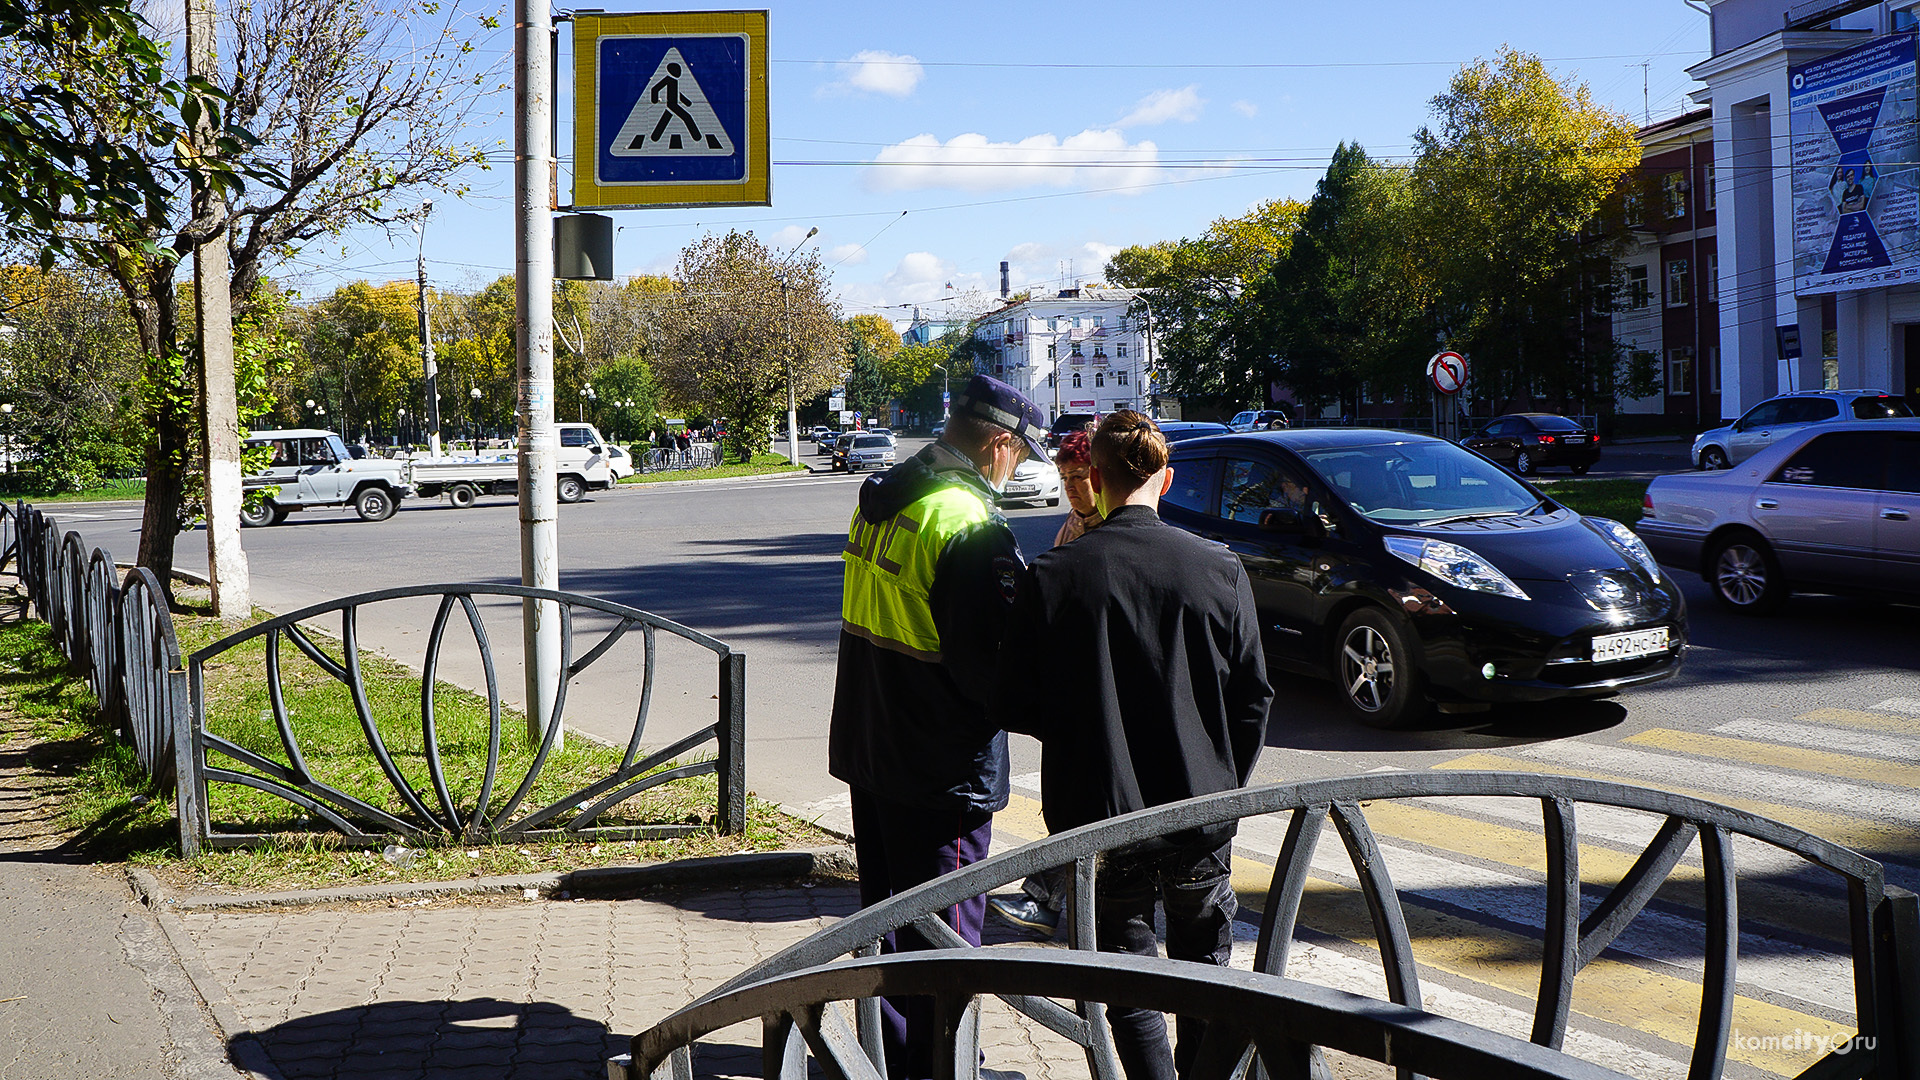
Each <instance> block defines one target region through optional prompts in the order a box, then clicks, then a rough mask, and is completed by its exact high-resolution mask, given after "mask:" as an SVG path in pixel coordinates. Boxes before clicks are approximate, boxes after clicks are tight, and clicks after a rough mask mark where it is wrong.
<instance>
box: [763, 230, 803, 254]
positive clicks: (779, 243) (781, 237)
mask: <svg viewBox="0 0 1920 1080" xmlns="http://www.w3.org/2000/svg"><path fill="white" fill-rule="evenodd" d="M806 238H807V230H805V229H803V228H801V227H800V226H798V225H789V226H787V227H786V228H784V229H781V230H779V231H778V232H775V233H773V234H772V235H770V236H768V237H767V246H768V247H770V248H772V249H773V250H774V251H776V252H779V251H785V250H787V249H788V248H790V247H794V246H796V245H798V244H800V243H801V242H802V241H804V240H806Z"/></svg>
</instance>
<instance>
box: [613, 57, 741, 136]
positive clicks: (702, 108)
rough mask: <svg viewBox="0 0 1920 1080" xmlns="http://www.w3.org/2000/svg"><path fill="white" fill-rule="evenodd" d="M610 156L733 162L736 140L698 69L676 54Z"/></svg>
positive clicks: (658, 72) (663, 63) (657, 72)
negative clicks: (704, 88) (728, 159)
mask: <svg viewBox="0 0 1920 1080" xmlns="http://www.w3.org/2000/svg"><path fill="white" fill-rule="evenodd" d="M643 70H644V69H643ZM607 152H608V153H609V154H611V155H613V156H614V157H645V156H648V155H661V154H670V155H672V156H674V157H732V156H733V140H732V139H731V138H729V137H728V136H727V129H726V125H724V124H722V123H721V122H720V117H719V114H717V113H716V112H714V109H713V106H712V105H711V104H710V103H709V102H708V101H707V96H706V94H705V93H703V92H702V91H701V89H700V83H699V80H698V79H696V78H695V77H694V72H693V68H692V66H691V65H689V64H688V63H687V61H686V58H685V57H684V56H682V55H680V50H679V49H677V48H671V49H668V50H667V54H666V55H665V56H663V57H661V58H660V65H659V67H657V68H655V69H654V73H653V77H652V78H651V79H648V80H647V92H646V93H645V94H642V95H641V97H640V100H638V101H636V102H634V104H633V111H631V112H629V113H628V114H627V122H626V123H624V124H622V125H620V131H619V133H618V134H616V135H615V136H614V137H613V142H612V144H611V145H610V146H608V147H607Z"/></svg>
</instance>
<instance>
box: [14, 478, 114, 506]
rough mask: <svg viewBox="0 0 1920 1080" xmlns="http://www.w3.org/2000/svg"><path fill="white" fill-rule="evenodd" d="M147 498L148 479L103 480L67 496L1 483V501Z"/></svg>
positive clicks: (41, 501)
mask: <svg viewBox="0 0 1920 1080" xmlns="http://www.w3.org/2000/svg"><path fill="white" fill-rule="evenodd" d="M4 479H5V480H17V479H19V477H17V476H8V477H5V478H4ZM146 497H147V478H146V477H144V476H136V477H133V478H132V479H130V480H103V481H101V482H100V483H99V484H98V485H96V486H94V487H90V488H88V489H87V490H85V491H76V492H73V493H71V494H67V495H48V494H45V493H44V492H39V491H30V490H28V489H26V488H24V487H20V486H18V485H16V484H7V483H0V501H5V502H13V501H14V500H16V499H25V500H27V501H28V502H30V503H34V504H35V505H38V504H40V503H73V502H115V501H121V500H128V499H132V500H138V499H144V498H146Z"/></svg>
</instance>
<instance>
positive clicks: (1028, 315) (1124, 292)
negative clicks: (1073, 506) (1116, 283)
mask: <svg viewBox="0 0 1920 1080" xmlns="http://www.w3.org/2000/svg"><path fill="white" fill-rule="evenodd" d="M1136 293H1137V290H1134V289H1110V288H1102V287H1098V286H1081V287H1078V288H1072V289H1061V290H1059V291H1058V292H1056V293H1054V294H1053V295H1050V296H1031V297H1028V298H1026V299H1022V300H1017V301H1014V302H1010V303H1008V304H1006V305H1005V306H1004V307H1000V308H997V309H995V310H993V311H990V312H988V313H987V314H985V315H982V316H981V317H980V319H979V320H978V321H977V322H976V323H975V324H974V334H973V336H974V339H975V340H976V341H980V342H983V343H984V344H985V345H986V346H987V348H988V349H989V350H991V352H992V359H991V360H990V361H983V362H982V365H981V370H982V371H983V372H984V373H985V374H988V375H992V376H993V377H994V378H997V379H1001V380H1003V381H1005V382H1007V383H1009V384H1011V385H1012V386H1013V387H1014V388H1016V389H1018V390H1019V391H1020V392H1021V393H1023V394H1026V395H1027V396H1028V397H1029V398H1031V399H1032V400H1033V403H1034V404H1036V405H1038V406H1040V408H1041V409H1042V410H1043V411H1045V412H1046V413H1047V414H1048V420H1049V421H1051V420H1052V419H1053V418H1054V417H1057V416H1059V415H1060V414H1061V413H1068V412H1098V413H1102V414H1105V413H1110V412H1114V411H1115V410H1118V409H1138V410H1140V411H1141V412H1148V413H1151V412H1153V409H1154V404H1155V401H1154V385H1153V371H1154V368H1153V356H1154V352H1153V327H1152V326H1151V324H1150V320H1149V319H1147V318H1146V317H1144V316H1141V315H1136V314H1131V313H1130V311H1129V309H1130V308H1131V307H1132V306H1133V303H1134V298H1135V295H1136Z"/></svg>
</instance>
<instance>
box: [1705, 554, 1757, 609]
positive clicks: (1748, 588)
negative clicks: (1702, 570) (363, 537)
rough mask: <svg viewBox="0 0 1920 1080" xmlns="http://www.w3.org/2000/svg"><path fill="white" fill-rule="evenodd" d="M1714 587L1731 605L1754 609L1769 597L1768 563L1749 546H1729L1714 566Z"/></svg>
mask: <svg viewBox="0 0 1920 1080" xmlns="http://www.w3.org/2000/svg"><path fill="white" fill-rule="evenodd" d="M1713 584H1714V588H1716V589H1718V590H1720V595H1721V596H1724V597H1726V598H1727V601H1728V602H1729V603H1732V604H1736V605H1738V606H1740V607H1750V606H1752V605H1754V604H1757V603H1759V602H1760V599H1761V597H1764V596H1765V595H1766V594H1767V562H1766V560H1765V559H1764V558H1762V557H1761V555H1760V552H1759V551H1757V550H1755V549H1754V548H1752V547H1749V546H1748V545H1746V544H1728V545H1727V546H1726V547H1725V548H1723V549H1721V551H1720V558H1719V559H1718V560H1717V561H1716V562H1715V564H1714V568H1713Z"/></svg>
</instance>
